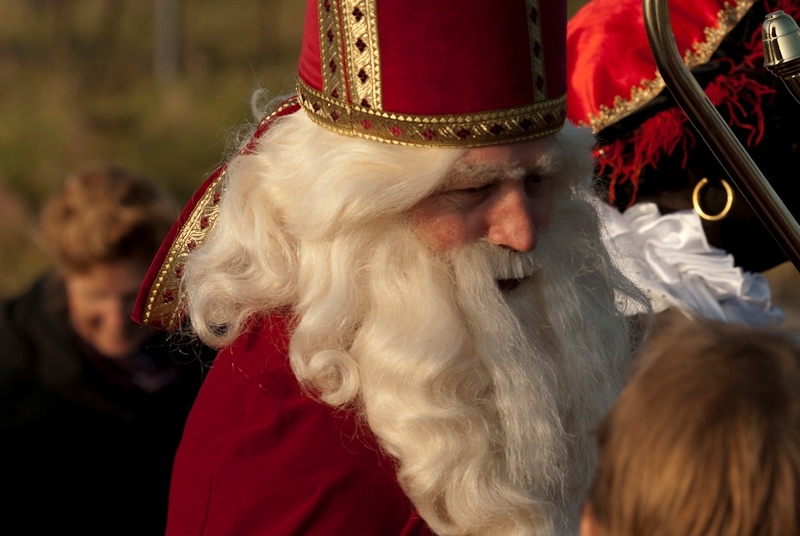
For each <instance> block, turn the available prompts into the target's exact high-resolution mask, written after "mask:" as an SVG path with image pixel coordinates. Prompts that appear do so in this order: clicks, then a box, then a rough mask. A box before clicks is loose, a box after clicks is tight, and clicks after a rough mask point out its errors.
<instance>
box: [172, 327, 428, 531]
mask: <svg viewBox="0 0 800 536" xmlns="http://www.w3.org/2000/svg"><path fill="white" fill-rule="evenodd" d="M287 330H288V321H287V319H286V318H284V317H280V316H272V317H269V318H267V319H265V320H264V321H262V322H260V323H259V324H258V325H256V326H254V328H253V329H252V330H251V332H250V333H248V334H245V335H243V336H242V337H240V339H239V340H238V341H237V342H236V343H235V344H234V345H233V346H232V347H231V348H229V349H224V350H222V351H221V352H220V353H219V355H218V357H217V359H216V361H215V363H214V365H213V367H212V369H211V371H210V372H209V375H208V377H207V379H206V380H205V382H204V384H203V387H202V389H201V392H200V394H199V396H198V398H197V400H196V402H195V405H194V407H193V409H192V412H191V414H190V416H189V419H188V421H187V423H186V428H185V431H184V435H183V438H182V441H181V444H180V447H179V449H178V453H177V456H176V459H175V465H174V471H173V478H172V487H171V490H170V499H169V517H168V522H167V531H166V534H167V536H196V535H201V534H202V535H204V536H231V535H236V536H248V535H259V536H263V535H270V536H281V535H299V534H303V535H306V536H315V535H317V536H331V535H339V534H348V535H349V534H353V535H362V534H363V535H376V536H391V535H407V536H411V535H431V534H432V533H431V531H430V530H429V529H428V527H427V525H426V524H425V523H424V522H423V521H422V520H421V519H420V517H419V516H418V515H417V513H416V511H415V509H414V508H413V506H412V504H411V502H410V501H409V499H408V498H407V497H406V496H405V495H404V493H403V491H402V490H401V489H400V487H399V485H398V484H397V481H396V478H395V470H394V464H393V462H392V460H391V459H389V458H387V457H386V456H384V455H383V454H381V452H380V451H379V449H378V448H377V447H376V445H375V440H374V438H373V437H372V435H371V434H369V432H368V431H367V430H365V429H363V428H360V427H359V426H358V425H357V422H356V420H355V419H354V417H353V415H352V414H349V413H346V412H337V411H334V410H333V409H332V408H330V407H328V406H326V405H323V404H321V403H319V402H317V401H315V400H314V399H312V398H310V397H309V396H307V395H305V394H303V393H302V392H301V390H300V388H299V386H298V383H297V381H296V380H295V377H294V375H293V374H292V372H291V370H290V368H289V365H288V359H287V353H286V352H287V341H288V334H287V333H288V331H287Z"/></svg>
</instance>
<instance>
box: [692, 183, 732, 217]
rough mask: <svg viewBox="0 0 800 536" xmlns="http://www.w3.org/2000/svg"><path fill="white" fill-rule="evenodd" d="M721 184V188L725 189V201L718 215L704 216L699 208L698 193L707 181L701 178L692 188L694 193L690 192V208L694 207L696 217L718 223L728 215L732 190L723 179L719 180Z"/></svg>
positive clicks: (703, 212)
mask: <svg viewBox="0 0 800 536" xmlns="http://www.w3.org/2000/svg"><path fill="white" fill-rule="evenodd" d="M720 182H721V183H722V187H723V188H725V193H726V194H727V196H728V197H727V199H726V200H725V208H723V209H722V211H720V213H719V214H715V215H713V216H712V215H710V214H706V213H705V211H703V209H702V208H700V191H701V190H702V189H703V187H704V186H705V185H706V184H708V179H707V178H705V177H703V178H702V179H700V182H698V183H697V186H695V187H694V192H692V206H693V207H694V211H695V212H697V215H698V216H700V217H701V218H703V219H704V220H706V221H719V220H721V219H722V218H724V217H725V216H727V215H728V212H730V210H731V206H733V189H732V188H731V185H730V184H728V181H726V180H725V179H720Z"/></svg>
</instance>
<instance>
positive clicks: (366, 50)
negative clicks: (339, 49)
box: [342, 0, 383, 110]
mask: <svg viewBox="0 0 800 536" xmlns="http://www.w3.org/2000/svg"><path fill="white" fill-rule="evenodd" d="M375 1H376V0H371V1H365V0H356V1H353V0H350V1H349V2H348V1H345V2H344V3H345V4H346V6H347V7H346V8H345V17H344V19H343V20H344V22H345V24H344V30H343V33H344V35H343V36H342V37H343V38H344V40H345V43H344V47H345V50H346V51H347V60H346V63H347V74H348V78H347V81H348V88H349V90H350V95H351V98H352V101H353V102H354V103H355V104H357V105H359V106H362V107H364V108H375V109H377V110H380V109H382V108H383V96H382V93H381V65H380V50H379V48H378V20H377V14H376V5H375Z"/></svg>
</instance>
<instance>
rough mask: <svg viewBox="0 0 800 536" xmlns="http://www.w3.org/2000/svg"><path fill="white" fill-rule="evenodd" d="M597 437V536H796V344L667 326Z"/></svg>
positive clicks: (799, 377) (779, 337)
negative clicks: (598, 451) (598, 453)
mask: <svg viewBox="0 0 800 536" xmlns="http://www.w3.org/2000/svg"><path fill="white" fill-rule="evenodd" d="M637 359H638V361H637V362H636V369H635V371H634V373H633V376H632V377H631V380H630V382H629V384H628V385H627V386H626V387H625V389H624V390H623V392H622V394H621V395H620V397H619V399H618V400H617V401H616V402H615V404H614V405H613V407H612V409H611V411H610V412H609V414H608V415H607V416H606V418H605V419H604V421H603V422H602V424H601V426H600V428H599V431H598V436H599V437H598V441H599V446H600V455H599V463H598V470H597V476H596V479H595V482H594V484H593V487H592V489H591V491H590V494H589V497H588V501H587V507H588V508H589V511H590V512H591V513H592V514H593V517H594V521H595V523H596V529H597V531H596V533H597V534H598V535H604V536H605V535H609V536H610V535H613V536H627V535H637V536H643V535H648V536H654V535H664V536H668V535H669V536H734V535H735V536H756V535H759V536H787V535H792V534H800V347H799V346H798V343H797V341H796V340H793V339H792V337H790V336H789V335H788V334H784V333H779V332H775V331H765V330H756V329H753V328H748V327H742V326H736V325H731V324H722V323H718V322H714V321H709V320H704V319H692V320H691V321H673V322H671V323H669V324H667V325H666V327H664V328H663V329H662V330H661V331H660V332H659V333H658V334H656V335H655V336H654V337H653V338H652V339H651V340H650V342H649V343H648V344H647V345H646V346H645V348H644V351H643V352H642V353H641V354H640V356H639V357H638V358H637Z"/></svg>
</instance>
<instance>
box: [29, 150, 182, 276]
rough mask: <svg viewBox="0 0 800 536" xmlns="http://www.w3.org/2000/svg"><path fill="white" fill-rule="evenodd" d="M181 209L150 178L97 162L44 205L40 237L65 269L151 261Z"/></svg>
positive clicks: (70, 179)
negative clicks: (110, 263)
mask: <svg viewBox="0 0 800 536" xmlns="http://www.w3.org/2000/svg"><path fill="white" fill-rule="evenodd" d="M177 216H178V207H177V205H176V204H175V203H174V201H173V200H172V199H171V197H170V196H168V195H167V194H166V193H165V192H164V191H162V190H161V189H160V188H159V187H158V186H157V185H155V184H154V183H153V182H152V181H150V180H149V179H147V178H145V177H143V176H140V175H137V174H135V173H132V172H131V171H129V170H126V169H123V168H121V167H119V166H117V165H113V164H107V163H92V164H89V165H86V166H85V167H83V168H81V169H79V170H78V171H76V172H74V173H72V174H70V175H69V176H67V177H66V179H65V180H64V182H63V184H62V185H61V187H60V188H59V190H58V191H57V192H56V193H55V194H54V195H53V196H52V197H51V198H50V199H49V201H48V202H47V203H46V204H45V206H44V208H43V209H42V215H41V225H40V239H41V242H42V245H43V247H44V248H45V250H46V251H47V252H48V253H49V254H50V255H51V256H52V257H53V259H54V261H55V263H56V265H57V267H58V268H59V270H60V271H62V272H70V273H82V272H86V271H87V270H89V269H90V268H91V267H92V266H95V265H97V264H102V263H108V262H114V261H118V260H128V259H132V260H141V261H142V262H146V263H149V262H150V260H151V259H152V258H153V257H154V256H155V253H156V251H158V247H159V246H160V244H161V242H162V240H163V239H164V237H165V236H166V234H167V232H168V231H169V229H170V227H171V226H172V223H173V222H174V221H175V220H176V219H177Z"/></svg>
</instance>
